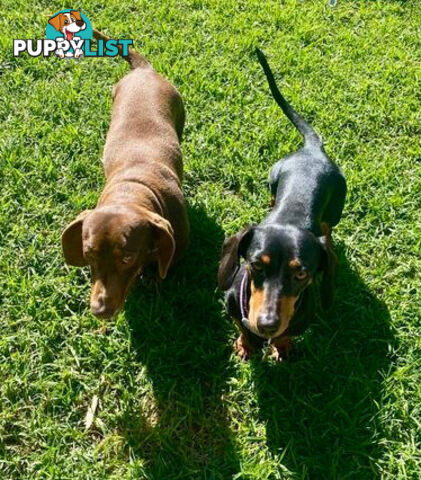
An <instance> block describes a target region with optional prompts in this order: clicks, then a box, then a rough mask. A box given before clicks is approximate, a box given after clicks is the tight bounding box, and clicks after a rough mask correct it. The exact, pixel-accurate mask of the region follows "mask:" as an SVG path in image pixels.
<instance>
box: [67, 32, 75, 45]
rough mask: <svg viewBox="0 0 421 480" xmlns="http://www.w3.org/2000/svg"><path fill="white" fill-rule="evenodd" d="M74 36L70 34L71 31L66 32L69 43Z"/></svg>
mask: <svg viewBox="0 0 421 480" xmlns="http://www.w3.org/2000/svg"><path fill="white" fill-rule="evenodd" d="M73 35H74V33H73V32H69V30H66V37H67V40H68V41H69V42H70V40H71V39H72V38H73Z"/></svg>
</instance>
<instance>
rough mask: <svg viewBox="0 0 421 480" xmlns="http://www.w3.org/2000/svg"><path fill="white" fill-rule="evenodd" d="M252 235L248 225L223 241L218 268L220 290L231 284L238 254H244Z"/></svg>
mask: <svg viewBox="0 0 421 480" xmlns="http://www.w3.org/2000/svg"><path fill="white" fill-rule="evenodd" d="M252 236H253V227H251V226H249V227H246V228H245V229H244V230H241V232H238V233H237V234H235V235H233V236H232V237H229V238H227V239H226V240H225V241H224V244H223V245H222V251H221V261H220V263H219V269H218V287H219V288H220V289H221V290H228V289H229V288H230V286H231V285H232V282H233V281H234V277H235V274H236V273H237V270H238V267H239V266H240V256H243V257H244V256H245V254H246V251H247V248H248V246H249V245H250V241H251V238H252Z"/></svg>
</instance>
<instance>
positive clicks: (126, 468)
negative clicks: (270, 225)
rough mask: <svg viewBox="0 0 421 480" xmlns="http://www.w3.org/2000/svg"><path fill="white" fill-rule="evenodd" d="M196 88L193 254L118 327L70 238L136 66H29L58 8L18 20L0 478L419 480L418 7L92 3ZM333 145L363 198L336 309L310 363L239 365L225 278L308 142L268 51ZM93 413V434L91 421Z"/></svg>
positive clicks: (0, 159) (349, 231) (101, 62)
mask: <svg viewBox="0 0 421 480" xmlns="http://www.w3.org/2000/svg"><path fill="white" fill-rule="evenodd" d="M80 5H81V8H82V11H83V12H84V13H85V14H86V15H87V16H88V18H89V19H90V20H91V22H92V23H93V25H94V26H96V27H97V28H99V29H101V30H103V31H105V32H106V33H108V34H110V35H112V36H113V37H115V38H133V39H134V42H135V47H136V48H137V49H138V50H139V51H141V52H142V53H144V54H145V55H146V56H147V57H148V59H149V60H150V61H151V63H152V64H153V66H154V67H155V68H156V69H157V70H158V71H159V72H161V73H162V74H163V75H164V76H166V77H167V78H169V79H170V80H171V82H172V83H174V84H175V85H176V86H177V87H178V89H179V90H180V92H181V94H182V96H183V98H184V102H185V106H186V110H187V124H186V130H185V136H184V140H183V146H182V148H183V153H184V162H185V179H184V191H185V194H186V197H187V199H188V204H189V216H190V220H191V225H192V242H191V247H190V250H189V253H188V255H186V257H185V259H184V260H183V261H182V262H181V263H180V264H179V265H178V266H177V267H176V268H175V269H174V270H173V271H172V273H171V274H170V275H169V277H168V278H167V279H166V280H165V281H164V282H162V283H161V284H158V285H155V284H145V285H142V284H140V283H139V284H137V285H136V287H135V288H134V289H133V292H132V294H131V296H130V297H129V299H128V301H127V303H126V307H125V310H124V311H123V312H122V313H121V314H120V315H119V316H118V318H116V319H115V320H113V321H107V322H105V321H101V320H98V319H96V318H95V317H93V316H92V315H91V313H90V311H89V305H88V297H89V272H88V271H86V270H85V269H83V270H82V269H74V268H68V267H66V266H65V265H64V261H63V258H62V254H61V247H60V233H61V231H62V229H63V228H64V227H65V225H66V224H67V223H68V222H69V221H71V220H72V219H73V218H74V217H75V216H76V215H77V214H78V213H79V212H80V211H81V210H83V209H86V208H92V207H93V206H94V205H95V203H96V200H97V198H98V196H99V193H100V191H101V188H102V186H103V185H104V176H103V172H102V167H101V161H100V159H101V153H102V149H103V145H104V141H105V135H106V132H107V128H108V124H109V118H110V109H111V89H112V85H113V84H114V83H115V82H116V81H118V79H120V78H121V77H122V76H123V75H124V74H125V73H126V72H127V70H128V66H127V64H126V63H125V62H124V61H123V60H122V59H121V58H117V59H82V60H81V61H75V60H68V61H60V60H59V59H57V58H42V57H40V58H29V57H28V56H26V55H23V56H21V57H19V58H13V55H12V39H13V38H43V36H44V33H45V26H46V21H47V18H48V14H53V13H55V12H56V11H58V10H60V9H61V8H63V6H64V7H74V8H79V4H78V5H76V4H67V5H63V4H62V3H60V2H56V1H53V2H46V1H45V0H42V1H37V2H35V1H34V0H30V1H23V0H16V1H11V0H3V2H2V7H1V15H0V27H1V29H0V32H1V33H0V52H1V53H0V99H1V101H0V121H1V129H0V185H1V197H0V478H1V479H2V480H3V479H5V480H9V479H19V480H26V479H59V480H67V479H69V480H70V479H72V480H73V479H77V480H79V479H81V480H85V479H86V480H88V479H113V480H114V479H115V480H117V479H118V480H121V479H124V480H128V479H151V480H152V479H153V480H167V479H168V480H176V479H180V480H187V479H193V480H201V479H206V480H219V479H237V480H240V479H241V480H265V479H287V480H288V479H294V480H299V479H311V480H313V479H316V480H317V479H321V480H329V479H332V480H339V479H355V480H365V479H377V478H381V479H388V480H389V479H390V480H392V479H393V480H397V479H414V480H415V479H417V480H418V479H419V478H421V458H420V443H421V438H420V437H421V435H420V431H421V428H420V425H421V417H420V405H421V391H420V389H421V387H420V385H421V383H420V372H421V365H420V363H421V362H420V359H421V356H420V344H421V341H420V317H421V312H420V309H421V307H420V305H421V295H420V290H421V280H420V275H419V272H420V270H421V261H420V246H421V245H420V238H421V236H420V235H421V219H420V210H421V205H420V203H421V201H420V197H421V188H420V187H421V185H420V178H421V168H420V163H417V161H418V162H419V158H420V152H421V148H420V140H419V139H420V130H419V126H420V102H419V90H420V83H419V82H420V70H419V65H420V61H421V58H420V52H421V45H420V43H421V42H420V30H419V25H420V19H421V8H420V5H419V3H418V1H417V0H413V1H410V0H409V1H403V0H402V1H393V0H389V1H386V0H385V1H369V0H366V1H346V0H338V2H337V6H336V7H331V6H329V2H328V1H327V0H326V1H324V0H318V1H293V0H285V1H280V0H277V1H273V0H268V1H261V0H259V1H257V0H250V1H247V2H243V1H241V2H239V1H236V0H225V1H222V0H203V1H201V0H190V1H184V0H181V1H178V2H175V1H173V0H170V1H164V2H163V1H157V0H149V1H146V0H142V1H138V2H128V1H127V0H123V1H118V2H117V1H110V2H98V1H90V0H88V1H84V2H83V4H80ZM255 46H259V47H260V48H262V49H263V50H264V51H265V53H266V54H267V56H268V60H269V62H270V64H271V66H272V68H273V70H274V72H275V73H276V78H277V81H278V83H279V85H280V86H281V88H282V91H283V92H284V94H285V96H286V97H287V98H288V99H289V100H290V101H291V102H292V104H293V105H294V106H295V107H296V109H297V110H298V111H299V112H301V113H302V114H303V115H304V116H305V118H307V119H309V120H310V121H311V122H312V123H313V125H314V126H315V128H316V129H317V131H318V132H319V133H320V134H321V135H322V136H323V139H324V141H325V144H326V150H327V152H328V153H329V155H330V156H331V157H332V158H333V159H335V160H336V161H337V163H338V164H339V165H340V166H341V168H342V169H343V171H344V173H345V175H346V177H347V180H348V186H349V194H348V197H347V202H346V206H345V211H344V215H343V218H342V221H341V223H340V224H339V226H338V227H337V229H336V230H335V232H334V240H335V244H336V248H337V251H338V254H339V256H340V258H341V268H340V273H339V278H338V289H337V296H336V301H335V305H334V307H333V309H332V311H330V312H329V313H328V314H323V315H321V316H320V317H319V318H318V323H317V325H315V326H314V328H313V329H311V330H310V331H308V332H307V333H306V334H305V335H304V336H303V337H302V338H301V339H300V340H299V342H298V345H297V348H298V355H297V358H296V359H295V360H294V361H289V362H284V363H281V364H276V363H274V362H273V361H272V360H271V359H269V358H267V357H268V356H267V354H266V353H263V355H260V356H259V355H258V356H257V357H256V358H253V359H252V360H251V361H250V362H248V363H241V362H239V361H238V360H237V358H236V357H235V356H234V354H233V352H232V343H233V341H234V339H235V338H236V334H237V332H236V329H235V328H234V325H233V323H232V322H231V320H230V319H229V318H227V316H226V314H225V313H224V309H223V303H222V294H221V292H219V291H218V289H217V288H216V271H217V264H218V255H219V250H220V246H221V243H222V241H223V238H224V236H225V235H230V234H233V233H234V232H236V231H237V230H238V229H239V228H241V227H242V226H243V225H245V224H248V223H256V222H259V221H260V220H261V219H262V218H263V217H264V216H265V214H266V212H267V211H268V205H269V192H268V190H267V186H266V179H267V174H268V171H269V169H270V166H271V165H272V164H273V163H275V161H276V160H277V159H279V158H280V157H281V156H283V155H285V154H286V153H288V152H291V151H293V150H295V149H297V148H298V146H299V145H300V142H301V139H300V136H299V135H298V134H297V132H296V131H295V130H294V128H293V127H292V126H291V125H290V124H289V123H288V121H287V120H286V119H285V117H284V116H283V115H282V112H281V111H280V110H279V108H278V107H277V105H276V104H275V102H274V101H273V99H272V98H271V96H270V94H269V91H268V87H267V84H266V81H265V78H264V75H263V73H262V71H261V68H260V66H259V64H258V62H257V60H256V57H255V55H254V47H255ZM95 399H98V404H97V408H96V411H95V417H94V419H93V422H92V425H91V426H90V427H89V428H86V427H85V417H86V414H87V411H88V409H89V407H90V406H91V404H92V402H94V403H95Z"/></svg>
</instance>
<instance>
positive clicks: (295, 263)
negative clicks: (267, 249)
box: [288, 258, 301, 268]
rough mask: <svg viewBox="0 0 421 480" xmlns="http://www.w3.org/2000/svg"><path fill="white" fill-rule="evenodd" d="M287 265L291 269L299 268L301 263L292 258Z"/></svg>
mask: <svg viewBox="0 0 421 480" xmlns="http://www.w3.org/2000/svg"><path fill="white" fill-rule="evenodd" d="M288 265H289V266H290V267H291V268H299V267H301V262H300V261H299V260H298V258H293V259H292V260H290V261H289V263H288Z"/></svg>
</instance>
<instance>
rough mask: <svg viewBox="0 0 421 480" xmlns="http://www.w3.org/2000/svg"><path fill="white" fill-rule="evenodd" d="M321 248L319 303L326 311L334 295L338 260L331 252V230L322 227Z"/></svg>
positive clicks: (324, 226)
mask: <svg viewBox="0 0 421 480" xmlns="http://www.w3.org/2000/svg"><path fill="white" fill-rule="evenodd" d="M319 243H320V247H321V261H320V267H319V268H320V270H322V271H323V278H322V283H321V286H320V301H321V304H322V308H323V310H328V309H329V308H330V307H331V306H332V303H333V298H334V294H335V278H336V270H337V268H338V264H339V262H338V258H337V256H336V254H335V252H334V251H333V245H332V237H331V230H330V228H329V227H328V226H326V225H323V236H322V237H319Z"/></svg>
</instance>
